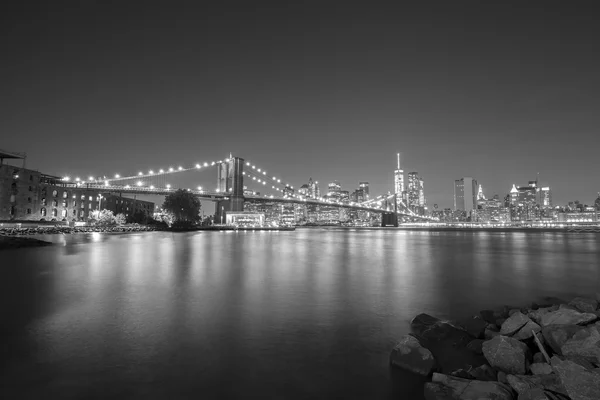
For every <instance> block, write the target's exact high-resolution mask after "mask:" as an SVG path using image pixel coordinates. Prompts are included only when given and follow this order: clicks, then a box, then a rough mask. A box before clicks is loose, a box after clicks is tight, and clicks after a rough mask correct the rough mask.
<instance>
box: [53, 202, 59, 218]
mask: <svg viewBox="0 0 600 400" xmlns="http://www.w3.org/2000/svg"><path fill="white" fill-rule="evenodd" d="M52 207H58V201H57V200H52ZM55 216H56V215H55Z"/></svg>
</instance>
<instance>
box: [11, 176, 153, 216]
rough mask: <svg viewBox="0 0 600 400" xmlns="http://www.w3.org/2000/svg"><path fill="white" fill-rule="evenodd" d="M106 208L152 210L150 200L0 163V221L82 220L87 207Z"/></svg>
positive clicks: (129, 213) (86, 214)
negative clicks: (104, 191)
mask: <svg viewBox="0 0 600 400" xmlns="http://www.w3.org/2000/svg"><path fill="white" fill-rule="evenodd" d="M100 208H101V209H108V210H111V211H113V212H114V213H115V214H119V213H123V214H125V216H126V217H128V216H130V215H133V214H134V213H135V212H136V211H138V210H141V211H143V212H144V213H145V214H146V215H149V216H152V215H153V213H154V203H152V202H148V201H142V200H137V199H131V198H126V197H121V196H118V195H115V194H111V193H99V192H98V191H97V190H90V189H87V188H86V187H85V185H78V184H76V183H66V182H64V181H62V180H61V178H59V177H55V176H50V175H45V174H42V173H41V172H39V171H35V170H30V169H25V168H21V167H15V166H12V165H6V164H4V165H0V221H10V220H16V221H67V222H71V221H85V220H87V218H88V217H89V214H90V212H91V211H94V210H98V209H100Z"/></svg>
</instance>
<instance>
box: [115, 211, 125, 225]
mask: <svg viewBox="0 0 600 400" xmlns="http://www.w3.org/2000/svg"><path fill="white" fill-rule="evenodd" d="M126 222H127V219H126V218H125V214H122V213H120V214H117V215H116V216H115V224H117V225H125V223H126Z"/></svg>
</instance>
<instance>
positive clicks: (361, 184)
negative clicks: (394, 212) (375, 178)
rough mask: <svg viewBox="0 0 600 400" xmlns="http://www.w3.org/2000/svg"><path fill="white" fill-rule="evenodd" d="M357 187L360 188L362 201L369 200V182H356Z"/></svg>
mask: <svg viewBox="0 0 600 400" xmlns="http://www.w3.org/2000/svg"><path fill="white" fill-rule="evenodd" d="M358 188H359V189H362V194H363V199H364V200H363V201H367V200H369V182H358Z"/></svg>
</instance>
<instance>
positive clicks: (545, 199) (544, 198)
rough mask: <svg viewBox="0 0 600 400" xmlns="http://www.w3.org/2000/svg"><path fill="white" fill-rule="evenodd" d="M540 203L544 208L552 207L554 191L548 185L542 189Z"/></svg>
mask: <svg viewBox="0 0 600 400" xmlns="http://www.w3.org/2000/svg"><path fill="white" fill-rule="evenodd" d="M540 198H541V201H540V205H541V206H542V207H543V208H552V191H551V190H550V187H548V186H546V187H543V188H541V189H540Z"/></svg>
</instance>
